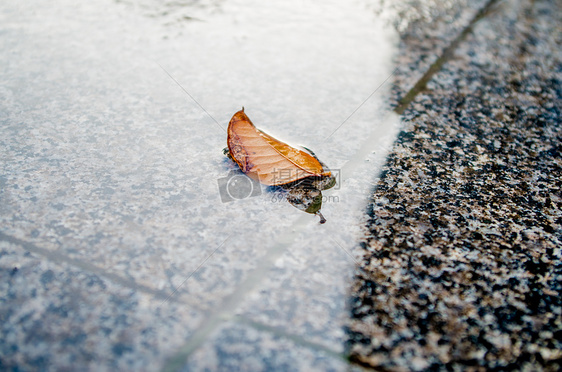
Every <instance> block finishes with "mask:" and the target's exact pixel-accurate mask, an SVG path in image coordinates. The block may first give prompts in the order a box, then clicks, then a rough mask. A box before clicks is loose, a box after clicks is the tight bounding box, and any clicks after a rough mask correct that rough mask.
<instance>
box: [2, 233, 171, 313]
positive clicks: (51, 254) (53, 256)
mask: <svg viewBox="0 0 562 372" xmlns="http://www.w3.org/2000/svg"><path fill="white" fill-rule="evenodd" d="M0 242H8V243H12V244H15V245H19V246H20V247H22V248H23V249H25V250H26V251H28V252H32V253H35V254H37V255H40V256H42V257H44V258H46V259H47V260H48V261H49V262H52V263H54V264H59V263H61V262H64V263H66V264H68V265H70V266H72V267H74V268H78V269H80V270H84V271H86V272H88V273H91V274H95V275H99V276H101V277H103V278H105V279H107V280H109V281H111V282H112V283H115V284H117V285H120V286H122V287H125V288H128V289H132V290H134V291H138V292H143V293H146V294H149V295H151V296H154V297H156V298H159V299H166V298H167V297H168V294H167V293H164V292H161V291H158V290H155V289H152V288H150V287H147V286H145V285H142V284H138V283H135V282H134V281H132V280H130V279H127V278H124V277H122V276H119V275H117V274H113V273H109V272H106V271H105V270H103V269H101V268H99V267H97V266H95V265H92V264H90V263H88V262H84V261H81V260H77V259H74V258H70V257H68V256H66V255H64V254H62V253H60V252H57V251H51V250H49V249H46V248H41V247H38V246H37V245H35V244H33V243H30V242H27V241H25V240H22V239H19V238H16V237H14V236H11V235H8V234H5V233H3V232H2V231H0ZM175 301H176V302H178V301H177V300H175Z"/></svg>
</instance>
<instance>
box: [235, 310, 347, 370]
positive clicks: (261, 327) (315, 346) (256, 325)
mask: <svg viewBox="0 0 562 372" xmlns="http://www.w3.org/2000/svg"><path fill="white" fill-rule="evenodd" d="M233 320H237V321H239V322H240V323H243V324H246V325H247V326H249V327H252V328H253V329H255V330H257V331H261V332H266V333H269V334H271V335H273V336H276V337H279V338H283V339H286V340H289V341H292V342H293V343H295V344H297V345H300V346H303V347H305V348H307V349H311V350H315V351H320V352H323V353H326V354H327V355H329V356H331V357H334V358H338V359H341V360H342V361H344V362H346V363H349V360H348V358H347V354H345V353H340V352H337V351H335V350H333V349H331V348H329V347H326V346H324V345H322V344H319V343H317V342H314V341H309V340H307V339H305V338H303V337H301V336H299V335H297V334H294V333H291V332H285V331H283V330H281V329H278V328H276V327H272V326H269V325H267V324H264V323H262V322H259V321H255V320H253V319H250V318H248V317H246V316H244V315H238V316H236V317H234V318H233Z"/></svg>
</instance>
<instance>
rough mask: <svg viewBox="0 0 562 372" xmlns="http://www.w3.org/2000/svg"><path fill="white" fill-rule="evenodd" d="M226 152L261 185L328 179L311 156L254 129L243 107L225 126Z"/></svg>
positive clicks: (326, 173)
mask: <svg viewBox="0 0 562 372" xmlns="http://www.w3.org/2000/svg"><path fill="white" fill-rule="evenodd" d="M228 149H229V153H230V156H231V157H232V159H233V160H234V161H235V162H236V163H237V164H238V165H239V166H240V169H242V172H244V173H246V174H247V175H248V176H250V177H252V178H255V179H258V180H259V181H260V182H261V183H263V184H264V185H269V186H279V185H285V184H288V183H291V182H294V181H298V180H300V179H303V178H306V177H316V178H318V179H320V178H323V177H330V176H331V173H330V172H329V171H326V170H325V169H324V167H323V166H322V164H321V163H320V162H319V161H318V160H317V159H316V158H315V157H314V156H312V155H311V154H309V153H307V152H305V151H303V150H299V149H296V148H294V147H291V146H289V145H287V144H286V143H284V142H281V141H279V140H277V139H275V138H273V137H272V136H270V135H269V134H267V133H264V132H262V131H261V130H259V129H257V128H256V127H255V126H254V124H252V122H251V121H250V119H249V118H248V116H247V115H246V114H245V113H244V108H242V110H240V111H238V112H237V113H236V114H234V116H233V117H232V119H231V120H230V123H229V124H228Z"/></svg>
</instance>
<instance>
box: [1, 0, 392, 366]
mask: <svg viewBox="0 0 562 372" xmlns="http://www.w3.org/2000/svg"><path fill="white" fill-rule="evenodd" d="M0 14H1V17H2V21H1V22H0V24H1V25H2V26H0V31H1V33H2V38H0V50H2V54H1V55H0V64H1V69H0V77H1V79H2V82H3V83H2V86H1V87H0V123H1V126H2V132H1V135H0V140H1V142H2V146H1V147H0V154H1V155H0V156H1V157H2V159H3V166H4V169H3V173H2V177H1V178H0V184H1V185H2V189H1V191H0V198H1V209H0V221H1V225H2V232H3V233H4V234H5V235H6V236H10V237H12V238H11V239H12V240H11V241H12V243H14V242H15V243H17V242H20V243H21V242H24V241H25V242H28V243H29V244H28V246H35V247H39V248H40V249H38V250H36V253H37V252H39V253H37V254H40V255H41V254H42V257H46V258H48V259H51V260H53V259H54V258H53V257H59V256H53V255H49V253H48V252H57V254H62V256H61V257H67V258H68V260H67V262H68V263H71V264H72V263H73V262H74V263H76V262H78V263H79V262H87V265H85V266H84V265H82V266H80V265H78V266H79V267H80V268H81V269H84V268H86V269H87V267H90V266H88V265H91V267H95V268H96V270H97V271H96V273H97V274H98V275H100V276H102V277H104V278H106V279H109V280H117V282H118V284H119V285H122V286H124V287H127V286H128V287H130V288H131V289H134V290H135V291H138V292H140V294H139V296H141V298H140V299H139V300H138V301H139V302H140V303H141V304H142V306H144V309H146V311H147V315H146V317H147V318H146V319H148V320H147V323H152V324H155V325H158V324H159V322H161V321H162V320H161V319H160V315H159V314H162V312H167V313H170V314H175V318H174V319H175V320H174V324H175V327H174V332H172V334H170V335H168V336H167V338H166V337H164V336H163V335H161V334H158V331H156V333H157V335H156V336H153V337H148V338H147V340H146V343H147V344H148V345H151V348H152V349H154V350H156V355H154V356H153V357H151V358H152V359H151V360H150V361H148V362H147V363H149V364H147V365H152V364H150V363H153V364H154V365H156V366H160V367H161V366H166V368H169V369H174V368H175V367H181V366H182V365H185V363H188V365H189V366H191V367H193V368H198V369H199V368H200V369H202V368H204V367H209V368H221V367H224V366H229V365H230V364H229V363H230V362H229V361H228V360H229V358H231V359H232V358H234V359H236V360H238V361H244V360H245V359H244V358H245V356H244V351H240V352H239V353H236V352H232V353H230V354H229V353H227V352H219V351H218V350H222V349H223V348H225V347H226V348H227V347H228V345H229V344H233V343H234V344H236V343H240V344H245V345H247V344H249V345H252V347H251V348H250V349H248V350H253V351H252V356H247V357H248V358H250V357H251V358H257V359H256V360H257V361H255V363H258V364H259V363H260V360H261V362H263V363H265V364H264V365H267V363H266V362H268V361H267V358H268V356H267V355H270V354H268V352H267V350H268V349H277V350H281V349H282V350H285V349H287V348H288V350H292V349H291V347H292V348H294V349H295V350H296V349H299V348H302V347H304V349H305V350H306V353H308V352H310V353H311V354H312V355H316V354H318V353H321V354H322V353H324V354H325V355H327V358H335V359H338V358H337V355H338V353H341V352H343V342H344V341H345V340H344V339H345V335H344V332H343V329H342V324H343V321H344V320H345V317H346V313H345V301H346V291H347V280H348V279H349V277H350V273H351V270H352V267H353V264H354V258H353V253H352V250H353V248H354V247H355V246H356V244H357V241H358V239H359V236H360V234H361V231H362V230H361V226H362V224H363V222H362V220H361V218H362V215H363V214H364V213H363V208H364V205H365V204H366V199H367V197H368V192H369V190H370V188H371V187H372V184H373V182H374V179H375V177H376V176H377V173H378V171H379V169H380V166H381V164H382V162H383V161H384V155H385V153H386V151H387V149H388V146H389V145H390V144H391V143H392V141H393V139H394V137H395V134H396V131H397V128H398V120H397V118H396V117H394V116H393V115H392V114H388V113H387V111H388V108H387V107H385V104H384V102H385V101H384V100H385V97H386V91H387V89H388V87H389V85H388V84H383V83H384V82H385V81H386V82H388V81H389V80H387V79H389V77H390V76H391V74H392V72H393V66H392V57H393V53H394V50H395V46H396V45H395V44H396V43H397V36H396V35H395V32H394V31H393V29H392V28H391V27H390V26H389V25H388V24H387V23H385V22H383V21H382V20H380V19H379V18H377V16H376V15H375V12H374V11H373V10H372V4H369V3H367V2H364V1H352V2H346V3H342V2H336V1H328V2H326V1H324V2H316V1H296V0H290V1H284V2H279V3H275V4H267V5H264V4H263V3H260V2H258V1H253V0H249V1H242V0H233V1H215V2H208V3H200V2H193V3H192V2H174V3H172V2H170V3H168V4H162V3H161V2H158V1H149V0H144V1H139V2H133V1H118V2H110V1H106V0H95V1H90V2H88V3H84V4H76V3H74V2H70V1H65V0H57V1H54V2H49V4H46V3H43V2H40V1H31V2H25V3H21V2H16V1H7V2H3V3H2V5H0ZM242 106H244V107H245V112H246V113H247V114H248V116H249V117H250V118H251V119H252V121H253V123H254V124H255V125H256V126H257V127H258V128H260V129H262V130H264V131H266V132H267V133H269V134H271V135H273V136H275V137H276V138H279V139H281V140H284V141H286V142H287V143H289V144H291V145H305V146H306V147H308V148H310V149H312V150H313V151H314V152H315V153H316V155H317V156H318V157H319V158H320V159H321V160H322V161H323V162H325V163H326V164H327V165H328V166H329V167H330V168H331V169H332V170H333V171H334V172H335V173H337V176H338V184H337V186H336V187H335V188H333V189H330V190H326V191H325V192H323V197H324V200H323V207H322V212H323V214H324V216H325V217H326V219H327V222H326V224H324V225H320V224H319V223H318V218H317V217H315V216H313V215H308V214H306V213H303V212H301V211H299V210H297V209H295V208H294V207H292V206H291V205H290V204H288V203H287V202H286V201H285V200H284V198H283V197H279V193H277V192H276V191H275V190H271V189H270V188H266V187H259V188H257V189H256V190H255V192H253V193H252V194H251V195H250V197H245V198H236V197H234V198H232V197H231V198H230V199H231V200H228V199H229V198H228V197H227V198H226V199H225V198H224V196H225V194H224V193H225V192H226V191H225V189H224V184H225V181H228V179H229V177H232V176H233V175H239V174H240V172H239V170H238V168H237V166H236V165H235V164H233V163H232V162H231V161H229V160H228V159H227V158H226V157H225V156H224V155H223V153H222V149H223V148H224V147H225V146H226V127H227V124H228V122H229V120H230V118H231V116H232V115H233V114H234V113H235V112H236V111H238V110H239V109H241V108H242ZM221 192H222V193H223V194H222V195H221ZM221 196H222V198H221ZM22 244H23V243H22ZM41 252H43V253H41ZM45 252H47V253H45ZM65 260H66V258H65ZM112 278H113V279H112ZM116 278H118V279H116ZM154 293H157V294H158V296H155V295H154ZM178 304H179V305H178ZM179 307H183V310H181V311H180V310H177V309H178V308H179ZM185 309H188V310H185ZM91 312H92V315H91V317H90V318H91V320H90V321H91V322H92V325H91V326H92V327H95V326H96V324H97V323H96V322H98V320H97V318H96V316H97V315H96V314H97V312H96V309H92V310H91ZM71 316H72V315H71ZM167 321H169V319H168V320H167ZM89 326H90V325H88V327H89ZM247 329H250V331H247ZM129 331H130V332H132V334H138V335H139V337H141V336H140V334H141V333H142V328H136V326H135V325H132V326H131V328H130V329H129ZM252 333H257V334H258V335H261V336H263V335H265V336H267V337H268V338H269V339H270V340H269V341H268V343H265V344H261V343H260V337H259V336H251V337H250V336H248V335H249V334H252ZM142 334H144V333H142ZM225 334H227V335H228V337H226V336H224V335H225ZM265 336H264V337H265ZM143 337H144V336H143ZM162 337H164V338H165V340H163V339H162ZM252 340H253V341H252ZM98 341H99V342H101V343H102V344H103V343H104V342H110V341H107V340H103V339H102V340H98ZM98 341H96V342H98ZM96 342H94V344H95V343H96ZM286 342H288V343H289V344H290V345H292V346H290V347H289V346H283V347H282V348H281V349H279V348H278V347H277V346H276V345H278V343H281V344H283V343H286ZM295 345H296V346H295ZM131 347H132V346H131ZM94 348H95V347H94ZM132 348H133V350H137V349H134V347H132ZM234 349H235V348H234ZM24 350H25V349H24ZM139 350H140V349H139ZM244 350H246V349H244ZM70 352H72V351H70ZM101 353H102V352H101V351H100V354H101ZM139 353H140V352H139ZM306 353H305V354H306ZM93 355H96V352H95V351H93ZM229 355H230V356H229ZM233 355H235V356H236V357H234V356H233ZM256 355H257V357H256ZM306 355H308V354H306ZM210 357H211V358H210ZM139 358H140V359H141V360H142V358H144V357H141V356H139ZM213 358H214V359H213ZM221 358H222V359H221ZM260 358H261V359H260ZM310 358H312V357H310ZM223 359H224V360H223ZM211 360H215V361H213V362H211ZM217 360H218V362H217ZM221 360H222V361H221ZM280 360H281V359H280ZM289 360H291V358H289ZM310 360H313V359H310ZM338 360H339V359H338ZM269 362H271V361H269ZM269 362H268V363H269ZM294 362H295V363H298V360H296V361H295V360H294ZM340 362H341V363H343V362H342V361H341V360H340ZM340 362H338V363H340ZM209 363H211V364H209ZM213 363H215V364H213ZM216 363H218V364H216ZM221 363H223V364H221ZM252 363H253V362H252ZM272 363H273V362H272ZM274 364H275V363H273V365H274ZM343 365H344V363H343V364H342V368H343ZM338 368H339V367H338Z"/></svg>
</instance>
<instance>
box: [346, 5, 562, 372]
mask: <svg viewBox="0 0 562 372" xmlns="http://www.w3.org/2000/svg"><path fill="white" fill-rule="evenodd" d="M561 15H562V12H561V11H560V2H556V1H544V0H541V1H511V2H503V3H501V4H500V5H499V6H498V7H497V8H496V9H495V11H494V12H493V14H491V15H490V16H488V17H486V18H485V19H483V20H481V21H480V22H478V23H477V24H476V25H475V26H474V29H473V32H472V33H471V34H469V35H468V36H467V38H466V40H464V41H463V42H461V43H460V44H459V46H458V48H457V50H456V52H455V55H454V58H453V59H452V60H450V61H449V62H448V63H446V64H445V65H444V66H443V69H442V70H441V71H440V72H439V73H438V74H436V75H435V76H434V78H433V79H432V80H431V81H430V82H429V84H428V86H427V90H425V91H423V92H421V93H420V94H418V96H417V97H416V99H415V100H414V102H413V103H412V104H411V105H410V106H409V108H408V109H407V110H406V112H405V116H404V120H405V128H404V131H403V132H401V134H400V136H399V139H398V140H397V142H396V144H395V146H394V148H393V150H392V153H391V156H390V157H389V159H388V161H387V165H386V167H385V171H384V173H383V175H382V176H381V179H380V180H379V182H378V186H377V189H376V191H375V192H374V194H373V196H372V202H371V205H370V207H369V215H370V223H369V225H368V230H369V231H368V234H369V237H368V239H367V241H366V242H365V244H364V246H363V255H364V258H363V261H362V264H361V267H359V268H358V269H357V275H356V279H355V283H354V285H353V288H352V293H353V295H352V299H351V308H352V316H353V320H352V322H351V324H350V330H349V335H350V347H349V350H350V353H351V359H352V360H353V361H354V362H355V363H357V364H360V365H363V366H366V367H372V368H374V369H376V370H391V371H402V370H507V369H516V370H527V371H536V370H547V371H557V370H560V369H561V368H562V343H561V340H562V315H561V312H562V301H561V298H562V260H561V246H562V211H561V209H562V200H561V194H560V190H561V189H562V158H561V150H562V145H561V144H562V128H561V126H560V122H561V116H560V112H561V110H562V100H561V99H562V97H561V95H562V90H561V79H562V55H561V52H560V50H561V43H562V28H561V25H562V17H561Z"/></svg>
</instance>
